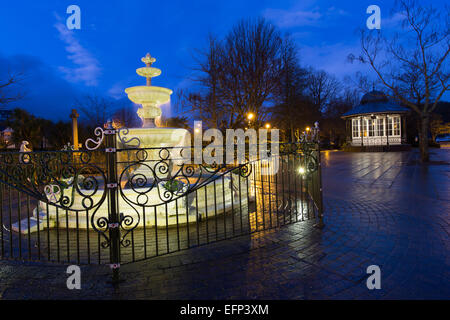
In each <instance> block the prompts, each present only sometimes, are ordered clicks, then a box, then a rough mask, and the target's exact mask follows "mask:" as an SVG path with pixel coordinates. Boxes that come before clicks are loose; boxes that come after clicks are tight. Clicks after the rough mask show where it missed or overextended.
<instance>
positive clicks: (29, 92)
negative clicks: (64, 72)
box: [0, 54, 80, 121]
mask: <svg viewBox="0 0 450 320" xmlns="http://www.w3.org/2000/svg"><path fill="white" fill-rule="evenodd" d="M7 70H11V72H13V73H15V72H23V74H24V79H23V81H21V82H20V83H19V85H18V86H17V87H15V90H18V92H21V93H23V94H24V95H25V96H24V98H23V99H20V100H18V101H15V102H13V103H11V104H8V105H7V107H8V109H13V108H17V107H19V108H23V109H26V110H28V111H29V112H31V113H32V114H34V115H36V116H38V117H42V118H45V119H52V120H65V121H69V120H70V118H69V115H70V111H71V109H72V108H73V107H74V101H75V98H76V97H77V96H79V95H80V92H79V91H78V90H77V89H76V88H74V86H73V85H72V84H71V83H69V82H68V81H66V80H65V79H62V78H61V75H60V74H59V73H58V72H57V70H55V69H54V68H53V67H51V66H49V65H48V64H46V63H44V62H43V61H42V60H41V59H40V58H38V57H35V56H31V55H27V54H20V55H14V56H2V55H1V54H0V78H2V77H3V76H4V75H3V72H7Z"/></svg>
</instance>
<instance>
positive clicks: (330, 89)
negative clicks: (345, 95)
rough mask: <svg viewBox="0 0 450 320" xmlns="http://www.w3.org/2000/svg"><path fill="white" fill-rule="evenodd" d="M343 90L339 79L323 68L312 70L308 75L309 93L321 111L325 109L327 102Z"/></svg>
mask: <svg viewBox="0 0 450 320" xmlns="http://www.w3.org/2000/svg"><path fill="white" fill-rule="evenodd" d="M341 90H342V88H341V84H340V82H339V80H337V79H336V78H335V77H334V76H332V75H330V74H328V73H327V72H325V71H323V70H319V71H316V70H312V69H311V70H310V72H309V77H308V89H307V92H308V95H309V96H310V98H311V100H312V102H313V103H314V104H315V105H316V107H317V108H318V109H319V110H320V111H321V112H323V111H325V109H326V106H327V104H328V103H329V102H330V101H331V100H333V99H335V98H336V97H337V95H338V94H339V93H340V91H341Z"/></svg>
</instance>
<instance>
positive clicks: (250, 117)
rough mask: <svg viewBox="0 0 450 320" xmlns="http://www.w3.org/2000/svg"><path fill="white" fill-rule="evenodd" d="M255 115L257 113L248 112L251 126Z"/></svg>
mask: <svg viewBox="0 0 450 320" xmlns="http://www.w3.org/2000/svg"><path fill="white" fill-rule="evenodd" d="M254 117H255V114H254V113H252V112H249V113H248V114H247V119H248V127H249V128H250V127H251V122H252V119H253V118H254Z"/></svg>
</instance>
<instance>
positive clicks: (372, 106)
mask: <svg viewBox="0 0 450 320" xmlns="http://www.w3.org/2000/svg"><path fill="white" fill-rule="evenodd" d="M408 111H409V110H408V109H407V108H405V107H402V106H400V105H398V104H396V103H393V102H391V101H389V99H388V98H387V96H386V95H385V94H384V93H382V92H380V91H372V92H369V93H366V94H365V95H364V96H363V97H362V99H361V103H360V104H359V105H358V106H356V107H354V108H353V109H352V110H350V111H348V112H346V113H345V114H343V115H342V118H343V119H344V120H346V128H347V142H348V144H349V145H351V146H352V147H369V146H399V145H406V143H407V141H406V115H407V113H408Z"/></svg>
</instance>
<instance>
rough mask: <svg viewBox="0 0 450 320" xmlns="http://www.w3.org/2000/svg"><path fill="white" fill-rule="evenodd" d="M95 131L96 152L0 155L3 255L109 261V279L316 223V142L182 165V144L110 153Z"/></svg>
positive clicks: (111, 133)
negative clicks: (183, 253) (199, 249)
mask: <svg viewBox="0 0 450 320" xmlns="http://www.w3.org/2000/svg"><path fill="white" fill-rule="evenodd" d="M102 137H104V141H103V140H102V141H103V142H104V143H105V146H106V147H105V148H104V149H103V150H100V149H97V150H93V151H91V150H87V151H55V152H27V153H20V152H8V153H0V223H1V231H0V254H1V257H2V258H3V259H21V260H31V261H50V262H61V263H76V264H92V263H98V264H110V265H111V267H112V268H113V270H114V271H113V276H114V280H118V270H119V267H120V265H121V264H126V263H131V262H135V261H139V260H144V259H148V258H151V257H155V256H160V255H163V254H168V253H172V252H175V251H180V250H185V249H189V248H192V247H196V246H201V245H206V244H209V243H212V242H216V241H221V240H225V239H230V238H233V237H237V236H242V235H248V234H252V233H255V232H258V231H262V230H268V229H272V228H278V227H280V226H282V225H286V224H290V223H294V222H298V221H304V220H307V219H317V220H318V225H319V226H320V225H322V217H323V206H322V187H321V176H320V175H321V170H320V151H319V148H318V143H317V141H307V140H304V141H302V142H299V143H292V144H279V145H278V148H277V149H278V151H277V152H272V154H270V157H268V158H258V157H256V156H255V157H254V158H253V157H251V156H249V154H248V153H247V154H246V158H247V160H246V161H245V162H244V163H241V164H215V163H214V164H212V165H206V164H204V163H202V164H191V163H190V162H189V161H186V158H185V157H183V150H185V149H186V148H179V149H173V148H172V149H170V148H158V149H155V148H147V149H146V148H128V149H127V148H122V149H118V148H117V141H118V137H117V131H116V130H114V129H112V128H110V129H108V130H103V132H102ZM102 141H99V142H102ZM98 145H99V146H100V143H99V144H98ZM174 153H176V155H177V156H178V158H177V156H175V157H174ZM191 154H192V153H191ZM180 160H183V161H180ZM188 160H189V159H188Z"/></svg>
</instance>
